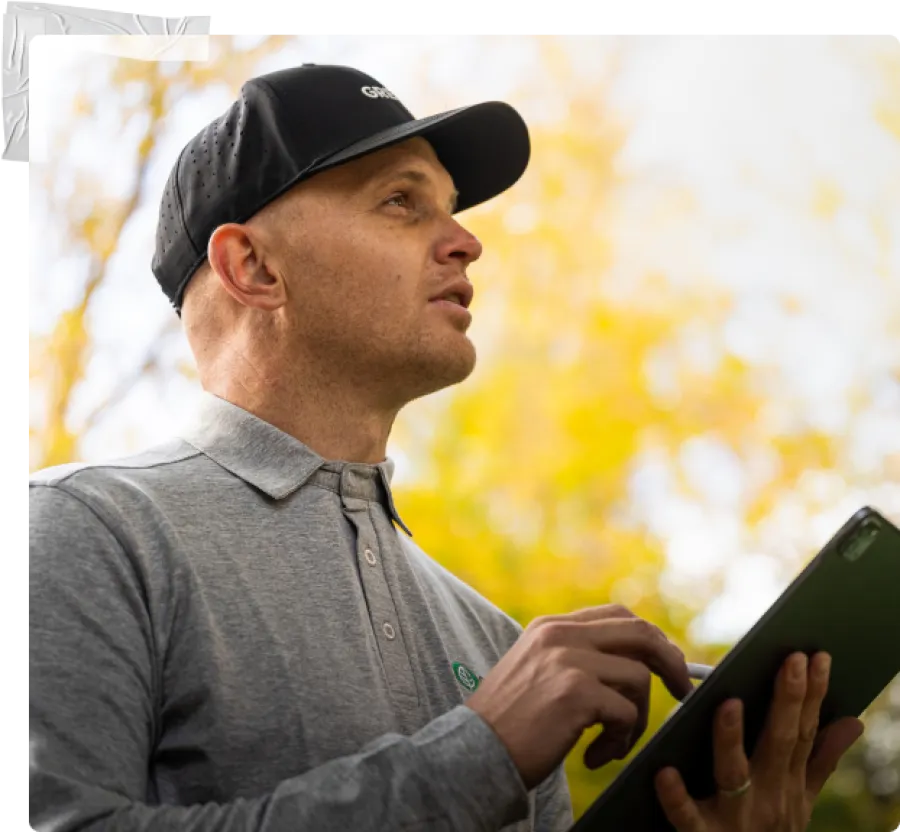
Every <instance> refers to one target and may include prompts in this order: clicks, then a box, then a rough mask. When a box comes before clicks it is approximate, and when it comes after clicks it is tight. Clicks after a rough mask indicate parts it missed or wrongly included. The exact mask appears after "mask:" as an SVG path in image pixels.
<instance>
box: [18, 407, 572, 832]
mask: <svg viewBox="0 0 900 832" xmlns="http://www.w3.org/2000/svg"><path fill="white" fill-rule="evenodd" d="M393 469H394V466H393V462H392V461H391V460H390V459H387V460H385V461H384V462H382V463H380V464H378V465H365V464H360V463H344V462H333V461H326V460H325V459H323V458H322V457H319V456H318V455H316V454H315V453H314V452H312V451H311V450H310V449H309V448H308V447H306V446H305V445H303V444H302V443H300V442H299V441H297V440H296V439H294V438H293V437H291V436H289V435H287V434H285V433H283V432H281V431H280V430H278V429H276V428H275V427H273V426H272V425H270V424H268V423H266V422H264V421H262V420H261V419H258V418H256V417H255V416H253V415H251V414H250V413H248V412H246V411H244V410H242V409H241V408H238V407H236V406H235V405H233V404H230V403H229V402H226V401H224V400H222V399H219V398H217V397H215V396H213V395H211V394H208V393H207V394H204V396H203V400H202V406H201V409H200V413H199V414H198V418H197V421H196V423H195V425H194V426H193V427H192V428H191V429H190V430H188V431H186V432H185V433H184V435H183V436H181V437H178V438H176V439H174V440H173V441H171V442H168V443H165V444H163V445H160V446H157V447H155V448H152V449H150V450H148V451H146V452H144V453H141V454H138V455H135V456H131V457H128V458H126V459H123V460H118V461H115V462H110V463H107V464H100V465H84V464H72V465H65V466H59V467H55V468H49V469H45V470H44V471H40V472H38V473H36V474H34V475H32V477H31V478H30V481H29V486H30V488H29V492H30V527H31V551H30V608H29V621H30V655H31V658H30V730H31V768H30V771H31V781H30V782H31V824H32V826H34V828H35V829H37V830H39V831H40V832H44V831H45V830H46V831H47V832H49V830H53V831H54V832H63V830H76V829H78V830H88V829H90V830H123V831H124V830H128V831H129V832H130V830H134V831H135V832H137V830H141V832H151V830H152V832H157V830H159V831H160V832H162V830H173V831H175V830H191V832H211V831H212V830H221V831H222V832H225V830H228V832H239V831H240V832H250V830H254V832H300V831H301V830H311V831H312V830H315V832H330V830H355V831H356V830H358V832H366V830H395V829H396V830H426V829H428V830H438V832H440V830H484V832H487V830H499V829H501V828H503V829H507V830H516V832H525V830H538V831H539V832H551V830H552V831H553V832H557V830H559V832H562V830H566V829H568V828H569V826H570V825H571V823H572V809H571V803H570V798H569V792H568V787H567V783H566V778H565V774H564V771H563V767H562V766H560V767H559V768H558V769H557V770H556V771H555V772H554V774H553V775H551V776H550V777H549V778H547V780H545V781H544V783H542V784H541V786H540V787H539V788H537V789H535V790H532V791H531V792H526V790H525V788H524V785H523V783H522V781H521V778H520V777H519V774H518V772H517V771H516V769H515V767H514V766H513V764H512V762H511V760H510V758H509V755H508V753H507V752H506V749H505V747H504V746H503V744H502V743H501V742H500V741H499V739H498V737H497V736H496V734H494V732H493V731H492V730H491V728H490V727H489V726H488V725H487V724H486V723H485V722H484V721H483V720H482V719H481V718H480V717H479V716H478V715H477V714H476V713H475V712H474V711H472V710H471V709H469V708H467V707H466V706H465V704H464V702H465V700H466V697H467V696H468V695H469V694H470V693H471V690H472V689H474V688H475V687H476V686H477V684H478V679H477V677H478V676H481V677H483V676H484V675H485V674H486V673H488V671H489V670H490V669H491V667H492V666H493V665H494V664H495V663H496V662H497V661H498V660H499V659H500V657H501V656H502V655H503V654H504V653H505V652H506V651H507V650H508V649H509V648H510V646H511V645H512V644H513V643H514V642H515V641H516V639H517V638H518V636H519V634H520V633H521V631H522V628H521V627H520V626H519V625H518V624H517V623H516V622H515V621H514V620H513V619H511V618H510V617H509V616H507V615H506V614H504V613H503V612H502V611H501V610H499V609H498V608H497V607H495V606H494V605H493V604H491V603H490V602H489V601H487V600H486V599H485V598H483V597H482V596H481V595H479V594H478V593H477V592H475V590H473V589H472V588H471V587H469V586H467V585H466V584H465V583H463V582H462V581H461V580H459V579H458V578H457V577H455V576H454V575H453V574H451V573H450V572H448V571H447V570H446V569H444V568H443V567H441V566H440V565H439V564H438V563H437V562H436V561H434V560H433V559H432V558H430V557H429V556H428V555H427V554H426V553H425V552H423V551H422V549H421V548H419V546H417V545H416V544H415V543H414V542H413V540H412V539H411V538H412V534H411V532H410V531H409V529H408V528H407V527H406V526H405V525H404V523H403V521H402V520H401V519H400V517H399V515H398V513H397V510H396V507H395V506H394V503H393V499H392V496H391V488H390V483H391V476H392V474H393ZM394 524H396V527H395V525H394ZM397 527H399V528H397ZM474 556H477V555H474Z"/></svg>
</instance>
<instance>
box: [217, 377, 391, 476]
mask: <svg viewBox="0 0 900 832" xmlns="http://www.w3.org/2000/svg"><path fill="white" fill-rule="evenodd" d="M204 388H205V389H206V390H207V391H208V392H210V393H213V394H215V395H217V396H219V397H220V398H222V399H225V400H226V401H229V402H231V403H232V404H235V405H237V406H238V407H240V408H243V409H244V410H246V411H248V412H250V413H252V414H253V415H254V416H257V417H258V418H260V419H263V420H264V421H266V422H268V423H269V424H271V425H274V426H275V427H276V428H278V429H279V430H281V431H283V432H284V433H287V434H289V435H291V436H293V437H294V438H295V439H298V440H299V441H300V442H302V443H303V444H304V445H306V446H307V447H308V448H309V449H310V450H312V451H314V452H315V453H317V454H318V455H319V456H321V457H322V458H324V459H327V460H335V461H343V462H361V463H366V464H369V465H376V464H378V463H380V462H383V461H384V460H385V457H386V452H387V451H386V449H387V442H388V438H389V436H390V432H391V428H392V427H393V423H394V419H395V418H396V415H397V412H396V411H394V412H387V413H379V412H375V411H374V410H373V408H372V407H370V406H367V405H366V404H365V403H363V402H362V401H360V400H359V397H358V395H356V396H354V395H351V394H349V393H348V392H347V391H344V390H342V389H341V388H340V387H338V386H336V385H334V384H329V385H327V387H324V388H323V387H321V386H316V385H313V384H306V383H302V382H300V383H298V382H297V380H293V383H292V384H291V389H279V387H278V386H277V385H272V384H264V385H263V384H251V383H247V382H246V381H245V380H240V379H236V378H230V379H227V380H223V381H221V382H219V383H209V384H205V385H204Z"/></svg>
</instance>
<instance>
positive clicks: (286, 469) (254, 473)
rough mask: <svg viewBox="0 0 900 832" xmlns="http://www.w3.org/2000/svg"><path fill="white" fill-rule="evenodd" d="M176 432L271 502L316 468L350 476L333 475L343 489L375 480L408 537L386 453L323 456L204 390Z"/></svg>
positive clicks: (390, 463)
mask: <svg viewBox="0 0 900 832" xmlns="http://www.w3.org/2000/svg"><path fill="white" fill-rule="evenodd" d="M180 436H181V438H182V439H184V440H185V441H186V442H187V443H188V444H190V445H192V446H193V447H195V448H196V449H197V450H198V451H200V452H202V453H203V454H205V455H206V456H208V457H209V458H210V459H211V460H213V461H214V462H216V463H218V464H219V465H221V466H222V467H223V468H225V469H226V470H227V471H230V472H231V473H232V474H234V475H235V476H236V477H240V479H242V480H244V481H245V482H248V483H250V484H251V485H253V486H255V487H256V488H258V489H259V490H260V491H262V492H264V493H265V494H267V495H268V496H269V497H271V498H272V499H274V500H283V499H284V498H285V497H287V496H289V495H290V494H293V493H294V492H295V491H297V490H298V489H299V488H300V487H301V486H303V485H304V484H305V483H307V482H308V481H309V479H310V478H311V477H312V476H313V475H314V474H316V472H317V471H319V470H320V469H324V470H325V471H329V472H334V473H338V474H341V473H342V472H346V473H349V474H351V476H341V477H339V478H338V479H339V481H340V483H341V484H342V487H347V488H353V487H354V485H353V484H356V486H357V487H359V486H360V485H361V484H362V483H365V482H367V481H368V482H372V481H373V480H374V479H375V478H380V479H381V482H382V484H383V485H384V491H385V493H386V494H387V504H388V505H387V508H388V509H389V511H390V515H391V517H392V519H393V520H394V521H395V522H396V523H397V524H398V525H399V526H400V528H402V529H403V531H405V532H406V533H407V534H408V535H409V536H410V537H412V532H411V531H410V530H409V529H408V528H407V527H406V524H405V523H404V522H403V520H401V519H400V515H399V513H398V512H397V509H396V507H395V506H394V498H393V496H392V494H391V480H392V479H393V476H394V461H393V460H392V459H391V458H390V457H387V458H385V460H384V461H383V462H379V463H378V464H376V465H369V464H365V463H361V462H343V461H336V460H326V459H324V458H323V457H321V456H319V455H318V454H317V453H316V452H315V451H313V450H312V449H311V448H309V447H308V446H306V445H304V444H303V443H302V442H301V441H300V440H299V439H296V438H295V437H293V436H291V435H290V434H287V433H285V432H284V431H282V430H280V429H279V428H276V427H275V426H274V425H272V424H270V423H269V422H266V421H265V420H263V419H260V418H259V417H258V416H255V415H254V414H253V413H250V412H249V411H247V410H244V409H243V408H241V407H238V405H236V404H233V403H232V402H229V401H227V400H225V399H222V398H220V397H219V396H216V395H214V394H213V393H209V392H207V391H206V390H204V391H202V392H201V394H200V404H199V407H198V409H197V413H196V415H195V418H194V420H193V422H192V423H191V424H190V425H189V426H188V427H187V428H186V429H185V430H183V431H181V432H180ZM350 469H352V470H350ZM352 474H357V475H359V476H352ZM344 484H346V485H344ZM372 493H374V492H372ZM353 496H363V495H362V494H359V495H353ZM366 496H368V493H367V494H366Z"/></svg>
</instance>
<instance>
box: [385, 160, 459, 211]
mask: <svg viewBox="0 0 900 832" xmlns="http://www.w3.org/2000/svg"><path fill="white" fill-rule="evenodd" d="M403 179H405V180H406V181H408V182H414V183H415V184H417V185H430V184H431V177H430V176H428V174H427V173H422V171H420V170H415V169H414V168H404V169H402V170H396V171H391V172H390V173H386V174H384V175H383V176H379V177H378V180H377V181H378V182H379V183H383V182H397V181H398V180H403ZM458 204H459V191H457V190H456V189H455V188H454V189H453V193H452V194H451V196H450V213H451V214H452V213H453V212H454V211H456V206H457V205H458Z"/></svg>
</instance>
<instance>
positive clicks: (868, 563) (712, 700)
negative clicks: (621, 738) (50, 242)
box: [571, 507, 900, 832]
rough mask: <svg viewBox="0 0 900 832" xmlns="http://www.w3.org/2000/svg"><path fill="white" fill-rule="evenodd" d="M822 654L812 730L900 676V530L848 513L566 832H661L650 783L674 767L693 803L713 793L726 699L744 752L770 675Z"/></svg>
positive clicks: (761, 713)
mask: <svg viewBox="0 0 900 832" xmlns="http://www.w3.org/2000/svg"><path fill="white" fill-rule="evenodd" d="M820 650H824V651H826V652H828V653H830V654H831V657H832V665H831V681H830V683H829V689H828V694H827V696H826V697H825V701H824V703H823V705H822V710H821V717H820V725H821V726H822V727H824V726H825V725H827V724H828V723H829V722H832V721H834V720H835V719H838V718H840V717H844V716H859V715H860V714H862V712H863V711H864V710H865V709H866V708H867V707H868V706H869V705H870V704H871V703H872V701H873V700H874V699H875V698H876V697H877V696H878V694H879V693H881V691H883V690H884V688H886V687H887V686H888V685H889V684H890V682H891V681H892V680H893V679H894V677H895V676H897V674H898V673H900V530H898V528H897V527H896V526H895V525H894V524H893V523H891V522H890V521H889V520H887V519H886V518H885V517H884V516H883V515H881V514H880V513H879V512H877V511H876V510H875V509H873V508H870V507H865V508H862V509H860V510H859V511H857V512H856V513H855V514H854V515H853V516H852V517H851V518H850V519H849V520H848V521H847V522H846V523H845V524H844V525H843V527H841V529H840V530H839V531H838V532H837V534H835V535H834V537H833V538H832V539H831V540H830V541H829V542H828V543H827V544H826V545H825V546H824V547H823V548H822V550H821V551H820V552H819V554H818V555H817V556H816V557H815V558H814V559H813V560H812V561H811V562H810V563H809V564H808V565H807V567H806V568H805V569H804V570H803V572H801V573H800V575H799V576H798V577H797V578H796V579H795V580H794V582H793V583H792V584H791V585H790V586H789V587H788V588H787V589H786V590H785V591H784V592H783V593H782V595H781V597H780V598H779V599H778V600H777V601H776V602H775V603H774V604H773V605H772V606H771V607H770V608H769V610H768V611H767V612H766V613H765V614H764V615H763V616H762V618H760V620H759V621H758V622H757V623H756V624H755V625H754V626H753V628H752V629H751V630H750V631H749V632H748V633H747V634H746V635H745V636H744V637H743V638H742V639H741V640H740V641H739V642H738V643H737V644H736V645H735V646H734V647H733V648H732V649H731V650H730V651H729V652H728V653H727V654H726V655H725V657H724V658H723V659H722V661H721V662H720V663H719V664H718V665H717V666H716V668H715V670H714V671H713V672H712V673H711V674H710V676H709V678H707V679H706V680H705V681H704V682H701V683H700V684H699V685H698V686H697V687H696V688H695V689H694V691H693V692H692V693H691V694H690V695H689V696H688V697H687V699H685V701H684V703H683V704H682V705H681V707H680V708H679V709H678V710H677V711H676V712H675V713H674V714H673V715H672V716H670V717H669V719H667V720H666V722H664V723H663V725H662V727H661V728H660V729H659V731H657V732H656V734H655V735H654V736H653V737H651V738H650V740H649V741H648V742H647V744H646V745H645V746H644V747H643V748H642V749H641V750H640V752H638V754H637V755H636V756H635V757H634V759H633V760H631V762H630V763H629V764H628V765H627V766H626V767H625V768H624V769H623V770H622V771H621V773H620V774H619V776H618V777H617V778H616V779H615V780H614V781H613V782H612V783H611V784H610V786H609V787H608V788H607V789H606V790H605V791H604V792H603V793H602V794H601V795H600V796H599V797H598V798H597V800H596V801H595V802H594V803H593V804H592V805H591V807H590V808H589V809H588V810H587V811H586V812H585V813H584V815H582V816H581V818H579V819H578V821H577V822H576V823H575V825H574V826H573V827H572V829H571V832H576V830H577V832H589V831H590V832H668V831H669V830H672V829H673V827H672V826H671V824H670V823H669V822H668V821H667V820H666V817H665V815H664V814H663V811H662V807H661V806H660V804H659V801H658V799H657V797H656V790H655V788H654V777H655V776H656V774H657V772H659V770H660V769H662V768H665V767H666V766H674V767H675V768H677V769H678V771H680V772H681V776H682V777H683V778H684V781H685V785H686V786H687V789H688V792H689V794H691V796H692V797H694V798H695V799H704V798H707V797H710V796H712V795H713V794H714V793H715V791H716V784H715V780H714V778H713V764H712V761H713V757H712V741H713V735H712V726H713V718H714V715H715V712H716V710H717V709H718V708H719V706H720V705H721V704H722V703H723V702H725V700H726V699H731V698H738V699H741V700H743V703H744V720H745V729H744V745H745V747H746V750H747V754H748V756H749V755H750V754H752V752H753V748H754V746H755V744H756V741H757V739H758V738H759V736H760V734H761V733H762V728H763V725H764V721H765V718H766V714H767V712H768V710H769V706H770V703H771V699H772V695H773V692H774V685H775V677H776V675H777V673H778V670H779V668H780V667H781V665H782V664H783V663H784V661H785V659H786V658H787V657H788V656H789V655H790V654H791V653H794V652H797V651H803V652H805V653H807V654H808V655H812V654H814V653H816V652H818V651H820Z"/></svg>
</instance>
